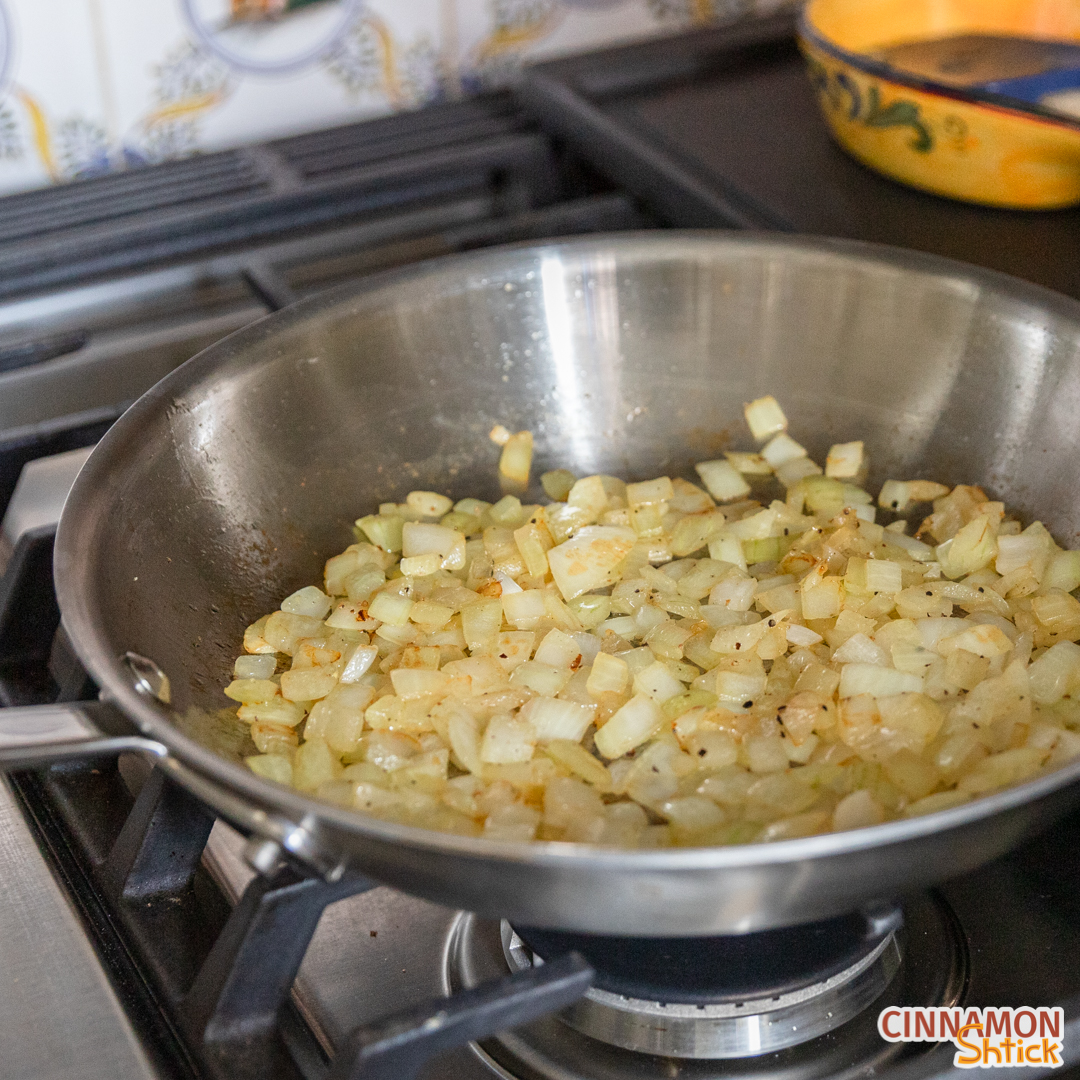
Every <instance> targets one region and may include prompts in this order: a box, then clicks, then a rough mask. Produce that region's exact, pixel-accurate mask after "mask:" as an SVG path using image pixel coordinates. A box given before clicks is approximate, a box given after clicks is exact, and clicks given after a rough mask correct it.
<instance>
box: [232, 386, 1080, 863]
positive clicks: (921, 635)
mask: <svg viewBox="0 0 1080 1080" xmlns="http://www.w3.org/2000/svg"><path fill="white" fill-rule="evenodd" d="M746 415H747V419H748V421H749V422H750V425H751V429H752V434H753V435H754V437H755V438H756V439H758V441H759V442H760V443H763V444H764V445H763V446H762V448H761V450H760V452H753V451H742V450H736V451H726V452H725V454H724V458H723V459H720V460H713V461H704V462H700V463H699V464H698V465H697V466H696V469H697V474H698V476H699V477H700V478H701V481H702V483H703V484H704V487H705V489H707V490H703V488H702V487H699V486H697V485H696V484H692V483H690V482H689V481H687V480H685V479H682V478H679V477H668V476H658V477H653V478H651V479H640V480H637V481H635V482H632V483H629V484H627V483H624V482H623V481H622V480H619V479H617V478H616V477H613V476H608V475H603V474H596V475H592V476H584V477H580V478H579V477H575V476H574V475H573V474H572V473H570V472H569V471H568V470H565V469H556V470H553V471H551V472H547V473H544V475H543V476H542V478H541V485H542V486H543V488H544V491H545V492H546V494H547V496H548V498H550V499H551V500H553V501H552V502H550V503H549V504H547V505H529V504H526V503H524V502H523V499H524V494H523V492H524V490H525V488H524V485H525V484H527V481H528V477H529V471H530V468H531V456H532V436H531V434H530V433H529V432H518V433H517V434H516V435H515V434H511V432H509V431H507V430H506V429H503V428H496V429H495V430H494V431H493V432H492V437H493V439H495V440H496V441H497V442H498V443H499V444H500V445H501V446H502V447H503V453H502V457H501V459H500V474H501V477H502V479H503V480H506V481H509V482H511V483H513V484H515V485H521V486H520V488H519V489H518V491H517V493H516V494H505V495H504V496H503V497H502V498H500V499H499V500H498V501H497V502H495V503H488V502H486V501H483V500H480V499H472V498H466V499H461V500H458V501H457V502H452V501H451V499H450V498H449V497H448V496H446V495H444V494H442V493H441V492H437V491H413V492H409V493H408V494H407V495H406V496H405V501H404V502H402V503H397V502H385V503H383V504H381V505H380V506H379V507H378V508H377V512H376V513H370V514H368V515H366V516H364V517H361V518H360V519H359V520H358V521H357V525H356V532H355V535H356V539H357V542H356V543H354V544H351V545H350V546H349V547H347V548H346V549H345V550H344V551H342V552H340V553H339V554H336V555H333V556H332V557H331V558H330V559H328V560H327V562H326V564H325V567H324V572H323V577H322V585H323V586H324V587H321V588H320V587H319V586H318V585H315V584H312V585H308V586H305V587H304V588H301V589H298V590H297V591H296V592H294V593H292V594H291V595H289V596H288V597H286V598H285V599H284V600H283V601H282V602H281V607H280V609H279V610H277V611H273V612H270V613H268V614H266V615H264V616H263V617H262V618H260V619H258V620H257V621H255V622H254V623H252V624H251V625H250V626H248V627H247V629H246V630H245V632H244V653H245V654H244V655H243V656H240V657H238V658H237V659H236V660H235V661H234V662H233V663H232V670H231V674H232V680H231V681H229V682H228V685H227V686H225V687H224V693H225V696H226V697H227V698H228V699H230V700H231V701H232V702H235V703H236V706H237V707H236V717H237V719H238V720H239V721H241V722H242V723H245V724H247V725H249V730H250V736H251V738H250V745H249V746H248V747H247V748H246V751H245V761H246V763H247V765H248V767H249V768H250V769H251V770H252V771H253V772H254V773H256V774H257V775H258V776H260V777H263V778H264V779H267V780H272V781H274V782H276V783H282V784H288V785H291V786H293V787H295V788H297V789H298V790H300V791H303V792H306V793H310V794H312V795H314V796H315V797H317V798H321V799H325V800H328V801H331V802H335V803H338V804H340V805H344V806H351V807H353V808H354V809H357V810H359V811H361V812H364V813H371V814H375V815H378V816H381V817H385V818H389V819H392V820H398V821H404V822H407V823H409V824H414V825H415V824H427V825H430V826H431V827H433V828H440V829H448V830H451V831H454V832H461V833H465V834H470V835H477V836H486V837H490V838H494V839H498V840H501V841H513V842H526V841H529V840H533V839H536V838H537V837H539V838H541V839H544V840H560V839H561V840H567V841H573V842H577V843H598V844H612V845H622V846H630V847H633V846H642V845H652V846H657V845H662V846H667V845H688V844H691V845H706V844H723V843H729V842H748V841H758V842H770V841H773V840H780V839H794V838H797V837H802V836H808V835H811V834H813V833H816V832H822V831H828V830H830V829H834V830H835V829H848V828H863V827H870V826H873V825H876V824H879V823H881V822H883V821H888V820H893V819H896V818H902V817H911V816H916V815H921V814H925V813H932V812H935V811H936V810H940V809H945V808H948V807H950V806H956V805H959V804H961V803H963V802H965V801H967V800H969V799H972V798H977V797H980V796H981V795H983V794H986V793H988V792H992V791H996V790H999V789H1000V788H1002V787H1005V786H1008V785H1010V784H1016V783H1022V782H1024V781H1025V780H1027V779H1029V778H1031V777H1033V776H1036V775H1039V774H1040V773H1042V772H1044V771H1046V770H1048V769H1053V768H1058V767H1060V766H1061V765H1064V764H1065V763H1067V762H1068V761H1070V760H1073V759H1075V758H1077V757H1078V756H1080V734H1077V733H1076V729H1080V600H1078V599H1077V598H1076V597H1075V596H1073V595H1072V594H1073V592H1074V591H1075V590H1077V589H1078V588H1080V551H1077V552H1074V551H1063V550H1061V549H1060V548H1059V547H1058V546H1057V544H1056V543H1055V542H1054V540H1053V538H1052V537H1051V535H1050V533H1049V532H1048V531H1047V530H1046V529H1045V527H1044V526H1043V525H1041V524H1040V523H1039V522H1033V523H1031V524H1029V525H1028V526H1027V527H1026V528H1021V525H1020V523H1019V522H1018V521H1016V520H1014V519H1013V518H1011V517H1009V516H1007V515H1006V512H1005V507H1004V506H1003V504H1002V503H1000V502H994V501H992V500H991V499H990V498H988V496H987V495H986V493H985V492H983V491H982V490H981V489H979V488H977V487H972V486H967V485H959V486H957V487H955V488H952V489H950V488H948V487H946V486H945V485H942V484H937V483H936V482H934V481H930V480H887V481H886V482H885V484H884V485H883V487H882V488H881V490H880V492H879V494H878V497H877V500H876V506H875V500H874V498H873V496H872V494H871V493H870V492H869V491H867V490H865V489H864V488H863V487H862V486H860V485H861V483H862V478H863V477H864V476H865V475H866V472H867V455H866V451H865V448H864V446H863V443H861V442H846V443H836V444H834V445H833V446H832V448H831V450H830V451H829V455H828V458H827V460H826V463H825V469H824V470H822V467H821V465H819V464H818V463H817V462H815V461H813V460H811V459H810V457H809V456H808V455H807V453H806V450H805V449H804V447H803V446H802V445H800V443H798V442H797V441H796V440H795V439H794V438H793V437H792V436H791V435H789V434H788V433H787V419H786V417H785V416H784V414H783V411H782V410H781V409H780V407H779V405H778V404H777V403H776V401H775V400H774V399H772V398H761V399H759V400H758V401H755V402H752V403H750V405H748V406H747V407H746ZM747 476H752V477H757V478H758V479H756V480H755V481H754V483H755V488H754V489H753V490H752V489H751V487H750V484H749V483H748V482H747V479H746V477H747ZM926 502H932V503H933V507H932V511H933V512H932V513H930V514H929V516H927V517H926V518H925V520H923V521H922V522H921V524H919V520H918V519H917V518H915V519H912V521H911V526H912V527H911V529H910V532H911V533H914V534H915V535H908V532H909V530H908V529H907V524H908V522H907V521H905V520H904V519H902V518H901V519H897V520H891V519H892V518H893V517H894V516H895V515H896V514H899V513H903V512H906V511H907V510H908V509H909V508H911V507H914V506H917V505H918V504H920V503H926ZM717 503H721V504H722V505H720V506H718V505H717ZM879 507H880V509H881V510H882V512H883V514H884V515H885V518H884V520H883V521H882V522H881V524H878V523H877V521H876V520H875V519H876V516H877V512H878V508H879ZM252 750H253V751H255V752H247V751H252Z"/></svg>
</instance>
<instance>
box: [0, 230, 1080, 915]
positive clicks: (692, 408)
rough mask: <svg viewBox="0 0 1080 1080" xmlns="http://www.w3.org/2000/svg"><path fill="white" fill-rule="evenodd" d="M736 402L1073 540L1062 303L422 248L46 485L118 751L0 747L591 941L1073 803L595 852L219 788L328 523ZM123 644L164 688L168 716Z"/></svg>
mask: <svg viewBox="0 0 1080 1080" xmlns="http://www.w3.org/2000/svg"><path fill="white" fill-rule="evenodd" d="M766 392H771V393H774V394H775V395H777V396H778V397H779V398H780V399H781V401H782V402H783V404H784V407H785V409H786V410H787V412H788V415H789V417H790V419H791V423H792V430H793V432H794V434H795V435H796V436H797V437H798V438H799V439H800V441H803V442H804V443H806V444H807V445H808V447H809V449H810V451H811V453H812V454H813V455H815V456H816V457H818V459H819V460H820V459H821V458H822V457H823V456H824V453H825V451H826V450H827V448H828V446H829V444H830V443H831V442H833V441H837V440H840V439H850V438H853V437H858V438H863V439H865V440H866V441H867V444H868V446H869V447H871V448H872V453H873V472H874V476H873V477H872V479H873V480H874V481H875V482H880V481H881V480H882V479H884V478H886V477H903V478H908V477H915V476H933V477H935V478H940V479H944V480H946V481H953V482H959V481H967V482H973V483H979V484H982V485H984V486H985V487H986V489H987V490H988V491H990V492H993V493H994V496H995V497H998V498H1002V499H1004V500H1005V501H1006V502H1007V503H1008V504H1010V506H1013V507H1016V508H1018V509H1019V511H1021V512H1022V513H1023V514H1024V515H1025V516H1027V517H1029V518H1039V519H1041V520H1042V521H1044V522H1045V523H1046V524H1047V525H1048V526H1049V527H1050V528H1051V529H1052V530H1053V532H1054V533H1055V535H1056V536H1057V537H1058V538H1059V539H1060V540H1061V541H1062V542H1064V543H1065V544H1075V543H1076V542H1077V538H1078V536H1080V452H1078V449H1080V448H1078V443H1080V304H1077V303H1074V302H1073V301H1071V300H1068V299H1066V298H1064V297H1061V296H1057V295H1054V294H1052V293H1049V292H1046V291H1044V290H1041V289H1038V288H1035V287H1033V286H1029V285H1025V284H1023V283H1021V282H1018V281H1015V280H1012V279H1009V278H1005V277H1002V276H1000V275H996V274H991V273H987V272H985V271H980V270H975V269H972V268H969V267H965V266H961V265H959V264H956V263H949V262H945V261H943V260H938V259H934V258H929V257H926V256H921V255H915V254H911V253H906V252H900V251H893V250H889V249H885V248H875V247H868V246H862V245H856V244H851V243H844V242H838V241H827V240H809V239H799V238H786V237H781V238H778V237H775V236H754V235H746V234H741V235H727V234H723V233H717V234H709V233H656V234H648V235H618V236H610V237H598V238H589V239H585V240H579V241H569V242H566V243H560V244H549V245H545V246H533V247H513V248H505V249H501V250H493V251H486V252H482V253H479V254H474V255H468V256H464V257H456V258H451V259H446V260H439V261H437V262H432V263H427V264H422V265H419V266H416V267H413V268H410V269H407V270H404V271H400V272H395V273H391V274H388V275H384V276H381V277H378V278H374V279H371V280H369V281H367V282H365V283H363V284H361V285H359V286H355V287H349V288H347V289H343V290H340V291H336V292H333V293H330V294H328V295H323V296H320V297H318V298H315V299H312V300H309V301H305V302H302V303H300V304H297V305H295V306H294V307H292V308H290V309H288V310H287V311H284V312H282V313H280V314H277V315H272V316H270V317H269V318H266V319H264V320H262V321H261V322H259V323H256V324H255V325H253V326H251V327H248V328H247V329H245V330H242V331H240V332H238V333H236V334H233V335H232V336H231V337H229V338H227V339H226V340H224V341H222V342H221V343H219V344H217V345H215V346H213V347H212V348H210V349H208V350H206V351H205V352H203V353H201V354H200V355H198V356H197V357H195V358H194V359H193V360H191V361H189V362H188V363H187V364H185V365H183V367H181V368H180V369H178V370H177V371H175V372H174V373H173V374H171V375H169V376H168V377H167V378H166V379H164V380H163V381H162V382H161V383H159V384H158V385H157V386H156V387H155V388H154V389H153V390H151V391H150V392H149V393H148V394H146V395H145V396H144V397H143V398H142V399H141V400H140V401H139V402H138V403H137V404H136V405H135V406H134V407H133V408H132V409H131V410H130V411H129V412H128V413H127V414H126V415H125V416H124V417H123V418H122V419H121V420H120V421H119V422H118V423H117V424H116V425H115V426H114V427H113V429H112V430H111V431H110V432H109V433H108V435H106V437H105V438H104V440H103V441H102V442H101V444H100V445H99V446H98V448H97V449H96V450H95V451H94V453H93V454H92V455H91V457H90V460H89V461H88V463H87V465H86V467H85V468H84V469H83V471H82V474H81V475H80V477H79V479H78V481H77V483H76V485H75V488H74V490H73V491H72V494H71V496H70V498H69V500H68V503H67V506H66V508H65V510H64V515H63V520H62V522H61V525H60V532H59V536H58V539H57V545H56V563H55V564H56V580H57V587H58V592H59V599H60V606H61V609H62V611H63V617H64V622H65V625H66V627H67V629H68V631H69V633H70V635H71V637H72V639H73V640H74V642H75V644H76V647H77V649H78V652H79V654H80V656H81V658H82V660H83V661H84V662H85V664H86V666H87V668H88V670H89V671H90V673H91V674H92V675H93V676H94V678H95V679H96V680H97V681H98V683H99V684H100V685H101V687H102V688H103V694H104V696H105V697H106V699H107V700H108V702H109V703H110V705H109V708H108V709H106V710H105V711H104V713H103V712H102V710H101V709H98V710H97V713H96V717H95V719H96V722H97V723H98V724H99V725H101V724H104V725H105V728H106V730H108V731H109V732H111V733H112V735H114V736H117V735H119V736H121V737H120V738H112V739H110V738H104V739H103V738H102V735H101V732H100V731H96V730H95V729H94V727H93V725H92V724H91V722H90V720H91V719H92V718H91V717H90V712H91V710H88V709H85V708H84V709H81V710H78V709H67V710H63V709H52V710H43V711H40V710H39V711H33V710H5V711H4V712H3V713H0V746H3V747H4V748H3V749H2V750H0V760H3V761H4V762H5V763H6V767H7V768H13V767H15V766H17V765H25V764H28V763H35V762H37V763H41V762H46V761H50V760H56V759H57V758H58V757H61V756H64V755H69V756H70V755H75V754H87V753H89V752H91V751H96V752H101V751H102V750H107V749H114V750H115V749H117V748H118V747H121V748H122V747H126V748H129V749H136V750H138V751H140V752H143V753H147V754H150V755H152V756H154V757H155V758H156V759H157V760H158V762H159V767H161V768H163V769H165V770H166V771H167V772H168V773H169V774H170V775H172V776H173V777H174V778H175V779H177V780H178V781H179V782H180V783H181V784H183V785H185V786H186V787H188V788H189V789H191V790H193V791H194V792H195V793H196V794H198V795H199V796H200V797H202V798H203V799H205V800H206V801H207V802H208V803H209V804H210V805H212V806H213V807H215V808H216V809H217V810H218V811H219V812H220V813H222V814H223V815H224V816H225V817H227V818H228V819H230V820H232V821H234V822H235V823H238V824H240V825H241V826H242V827H244V828H245V829H247V830H249V831H251V832H252V833H253V834H254V835H255V836H256V837H263V838H268V839H269V841H271V842H272V844H271V846H270V848H269V852H270V853H271V854H272V853H273V852H274V851H276V850H278V848H281V847H283V848H285V849H287V850H289V851H290V852H292V853H293V855H294V856H295V857H296V858H299V859H301V860H303V861H306V862H308V863H309V864H311V865H313V866H315V867H317V868H319V869H320V870H321V871H322V872H324V873H327V874H331V875H332V874H334V873H338V872H341V870H342V869H343V868H346V867H352V868H355V869H358V870H362V871H363V872H364V873H366V874H368V875H370V876H373V877H375V878H377V879H381V880H383V881H386V882H388V883H391V884H393V885H395V886H397V887H399V888H402V889H405V890H408V891H410V892H413V893H416V894H418V895H421V896H424V897H427V898H430V899H432V900H436V901H439V902H441V903H444V904H450V905H455V906H460V907H464V908H469V909H471V910H473V911H478V912H482V913H485V914H489V915H500V916H504V917H508V918H510V919H513V920H519V921H520V922H521V923H523V924H531V925H536V926H548V927H560V928H564V929H573V930H580V931H591V932H600V933H604V932H606V933H619V934H649V935H657V934H661V935H689V934H708V933H720V932H745V931H750V930H756V929H762V928H766V927H773V926H781V925H786V924H793V923H798V922H802V921H806V920H810V919H816V918H822V917H825V916H829V915H833V914H837V913H840V912H844V911H848V910H851V909H853V908H855V907H857V906H858V905H860V904H862V903H864V902H868V901H873V900H876V899H883V898H889V897H892V896H894V895H896V894H898V893H901V892H904V891H906V890H911V889H916V888H921V887H924V886H926V885H928V884H930V883H932V882H935V881H937V880H940V879H942V878H945V877H947V876H950V875H953V874H956V873H960V872H963V871H965V870H968V869H970V868H973V867H975V866H977V865H978V864H980V863H982V862H984V861H987V860H989V859H992V858H994V857H995V856H997V855H999V854H1001V853H1002V852H1004V851H1005V850H1007V849H1008V848H1010V847H1012V846H1013V845H1015V844H1017V843H1019V842H1020V841H1021V840H1022V839H1023V837H1024V836H1025V835H1027V834H1028V833H1030V832H1031V831H1032V830H1034V829H1036V828H1037V827H1039V826H1041V825H1043V824H1045V823H1047V822H1049V821H1051V820H1052V819H1054V818H1055V817H1057V816H1058V815H1060V814H1062V813H1063V812H1064V811H1065V810H1066V809H1068V808H1069V807H1070V806H1071V805H1073V804H1075V803H1076V802H1077V801H1078V800H1080V785H1078V784H1076V783H1075V782H1074V781H1075V780H1076V779H1077V777H1080V762H1078V763H1074V764H1073V765H1071V766H1069V767H1067V768H1065V769H1063V770H1061V771H1060V772H1057V773H1054V774H1052V775H1048V776H1044V777H1041V778H1039V779H1037V780H1035V781H1032V782H1030V783H1028V784H1025V785H1023V786H1021V787H1017V788H1014V789H1012V790H1009V791H1004V792H1001V793H1000V794H997V795H994V796H992V797H990V798H986V799H982V800H980V801H976V802H974V803H971V804H969V805H966V806H962V807H959V808H957V809H954V810H950V811H947V812H944V813H939V814H935V815H932V816H928V817H924V818H918V819H914V820H910V821H898V822H891V823H888V824H884V825H880V826H876V827H874V828H868V829H862V830H858V831H855V832H848V833H841V834H833V835H827V836H816V837H812V838H810V839H804V840H792V841H785V842H782V843H776V844H770V845H749V846H744V847H730V848H708V849H694V850H661V851H617V850H605V849H596V848H591V847H587V846H578V845H571V844H562V843H538V844H529V845H525V844H512V843H493V842H488V841H485V840H482V839H473V838H463V837H459V836H450V835H445V834H441V833H435V832H428V831H424V830H421V829H416V828H409V827H404V826H401V825H396V824H391V823H387V822H384V821H379V820H376V819H374V818H370V817H366V816H364V815H362V814H359V813H354V812H350V811H349V810H346V809H342V808H340V807H335V806H329V805H324V804H322V803H319V802H316V801H315V800H313V799H310V798H307V797H305V796H303V795H301V794H299V793H297V792H294V791H291V790H286V789H284V788H281V787H278V786H276V785H274V784H272V783H270V782H268V781H265V780H261V779H259V778H258V777H256V776H254V775H253V774H251V773H250V772H248V771H247V770H246V769H245V768H244V767H243V765H242V764H240V763H239V757H240V753H241V742H240V740H239V738H237V737H236V734H235V731H234V730H230V729H229V728H228V726H227V725H223V724H222V723H221V722H220V721H219V720H217V719H215V718H214V716H213V714H214V713H215V711H217V710H219V709H221V708H222V707H223V706H224V705H226V704H227V701H226V699H225V698H224V697H223V696H222V694H221V690H220V687H221V686H222V685H223V683H224V682H225V681H226V679H227V678H228V673H229V668H230V665H231V663H232V659H233V657H234V656H235V655H236V653H237V651H238V643H239V642H240V640H241V635H242V632H243V628H244V626H245V625H246V624H247V623H249V622H251V621H252V620H253V619H255V618H256V617H257V616H258V615H260V614H262V613H263V612H265V611H267V610H271V609H272V608H274V607H276V605H277V603H278V601H279V600H280V598H281V597H282V596H284V595H286V594H288V593H289V592H291V591H292V590H294V589H296V588H298V587H299V586H301V585H302V584H305V583H310V582H311V581H316V580H318V579H319V575H320V573H321V569H322V564H323V560H324V559H325V558H326V557H327V556H328V555H329V554H331V553H333V552H336V551H338V550H340V549H341V548H342V547H344V546H345V545H346V544H347V543H349V542H350V540H351V535H350V531H349V526H350V524H351V523H352V521H353V520H354V519H355V518H356V517H358V516H360V515H361V514H363V513H366V512H368V511H369V510H370V509H371V508H372V507H373V506H375V504H377V503H379V502H380V501H384V500H389V499H400V498H402V497H403V496H404V495H405V493H406V492H408V491H409V490H411V489H414V488H427V489H435V490H439V491H446V492H448V493H450V494H452V495H453V496H455V497H463V496H465V495H482V496H488V497H492V496H497V494H498V490H497V488H496V486H495V483H496V472H495V462H496V455H497V449H496V448H495V447H494V446H493V445H492V444H491V443H490V442H489V441H488V440H487V432H488V430H489V429H490V428H491V426H492V425H493V424H494V423H496V422H499V423H503V424H505V425H506V426H507V427H509V428H511V429H514V430H516V429H520V428H530V429H532V431H533V432H534V433H535V436H536V445H537V455H536V461H535V467H534V474H535V475H539V473H540V471H542V470H544V469H547V468H552V467H556V466H566V467H568V468H570V469H572V470H574V471H576V472H577V473H578V474H582V473H589V472H597V471H605V472H611V473H616V474H619V475H622V476H625V477H627V478H628V479H640V478H643V477H648V476H655V475H656V474H657V473H659V472H668V473H670V474H672V475H676V474H686V473H687V472H688V470H689V468H690V465H691V462H693V461H694V460H695V459H697V460H700V459H701V458H702V457H703V456H715V455H716V453H717V452H718V451H719V449H720V448H721V447H724V446H727V445H729V444H732V443H733V442H736V441H741V440H742V438H743V436H742V431H743V421H742V403H743V402H744V401H747V400H749V399H751V398H752V397H755V396H758V395H760V394H763V393H766ZM128 653H135V654H139V655H140V656H143V657H147V658H149V659H150V660H152V661H153V662H154V663H155V664H156V665H158V666H159V667H160V668H161V669H162V670H163V671H164V672H165V673H166V674H167V676H168V678H169V680H170V683H171V689H172V708H171V709H169V708H166V707H165V706H163V705H162V704H160V703H159V702H158V701H157V700H155V699H154V697H153V696H152V692H153V691H154V690H156V689H157V685H156V682H155V675H154V669H153V668H152V667H149V668H147V667H146V666H145V665H140V663H139V662H138V661H134V662H133V661H132V660H131V659H130V658H129V659H125V654H128ZM148 690H149V691H151V693H147V691H148ZM57 740H68V741H67V742H66V743H63V744H61V745H56V743H57ZM95 740H96V741H95ZM274 845H277V847H275V846H274Z"/></svg>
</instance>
